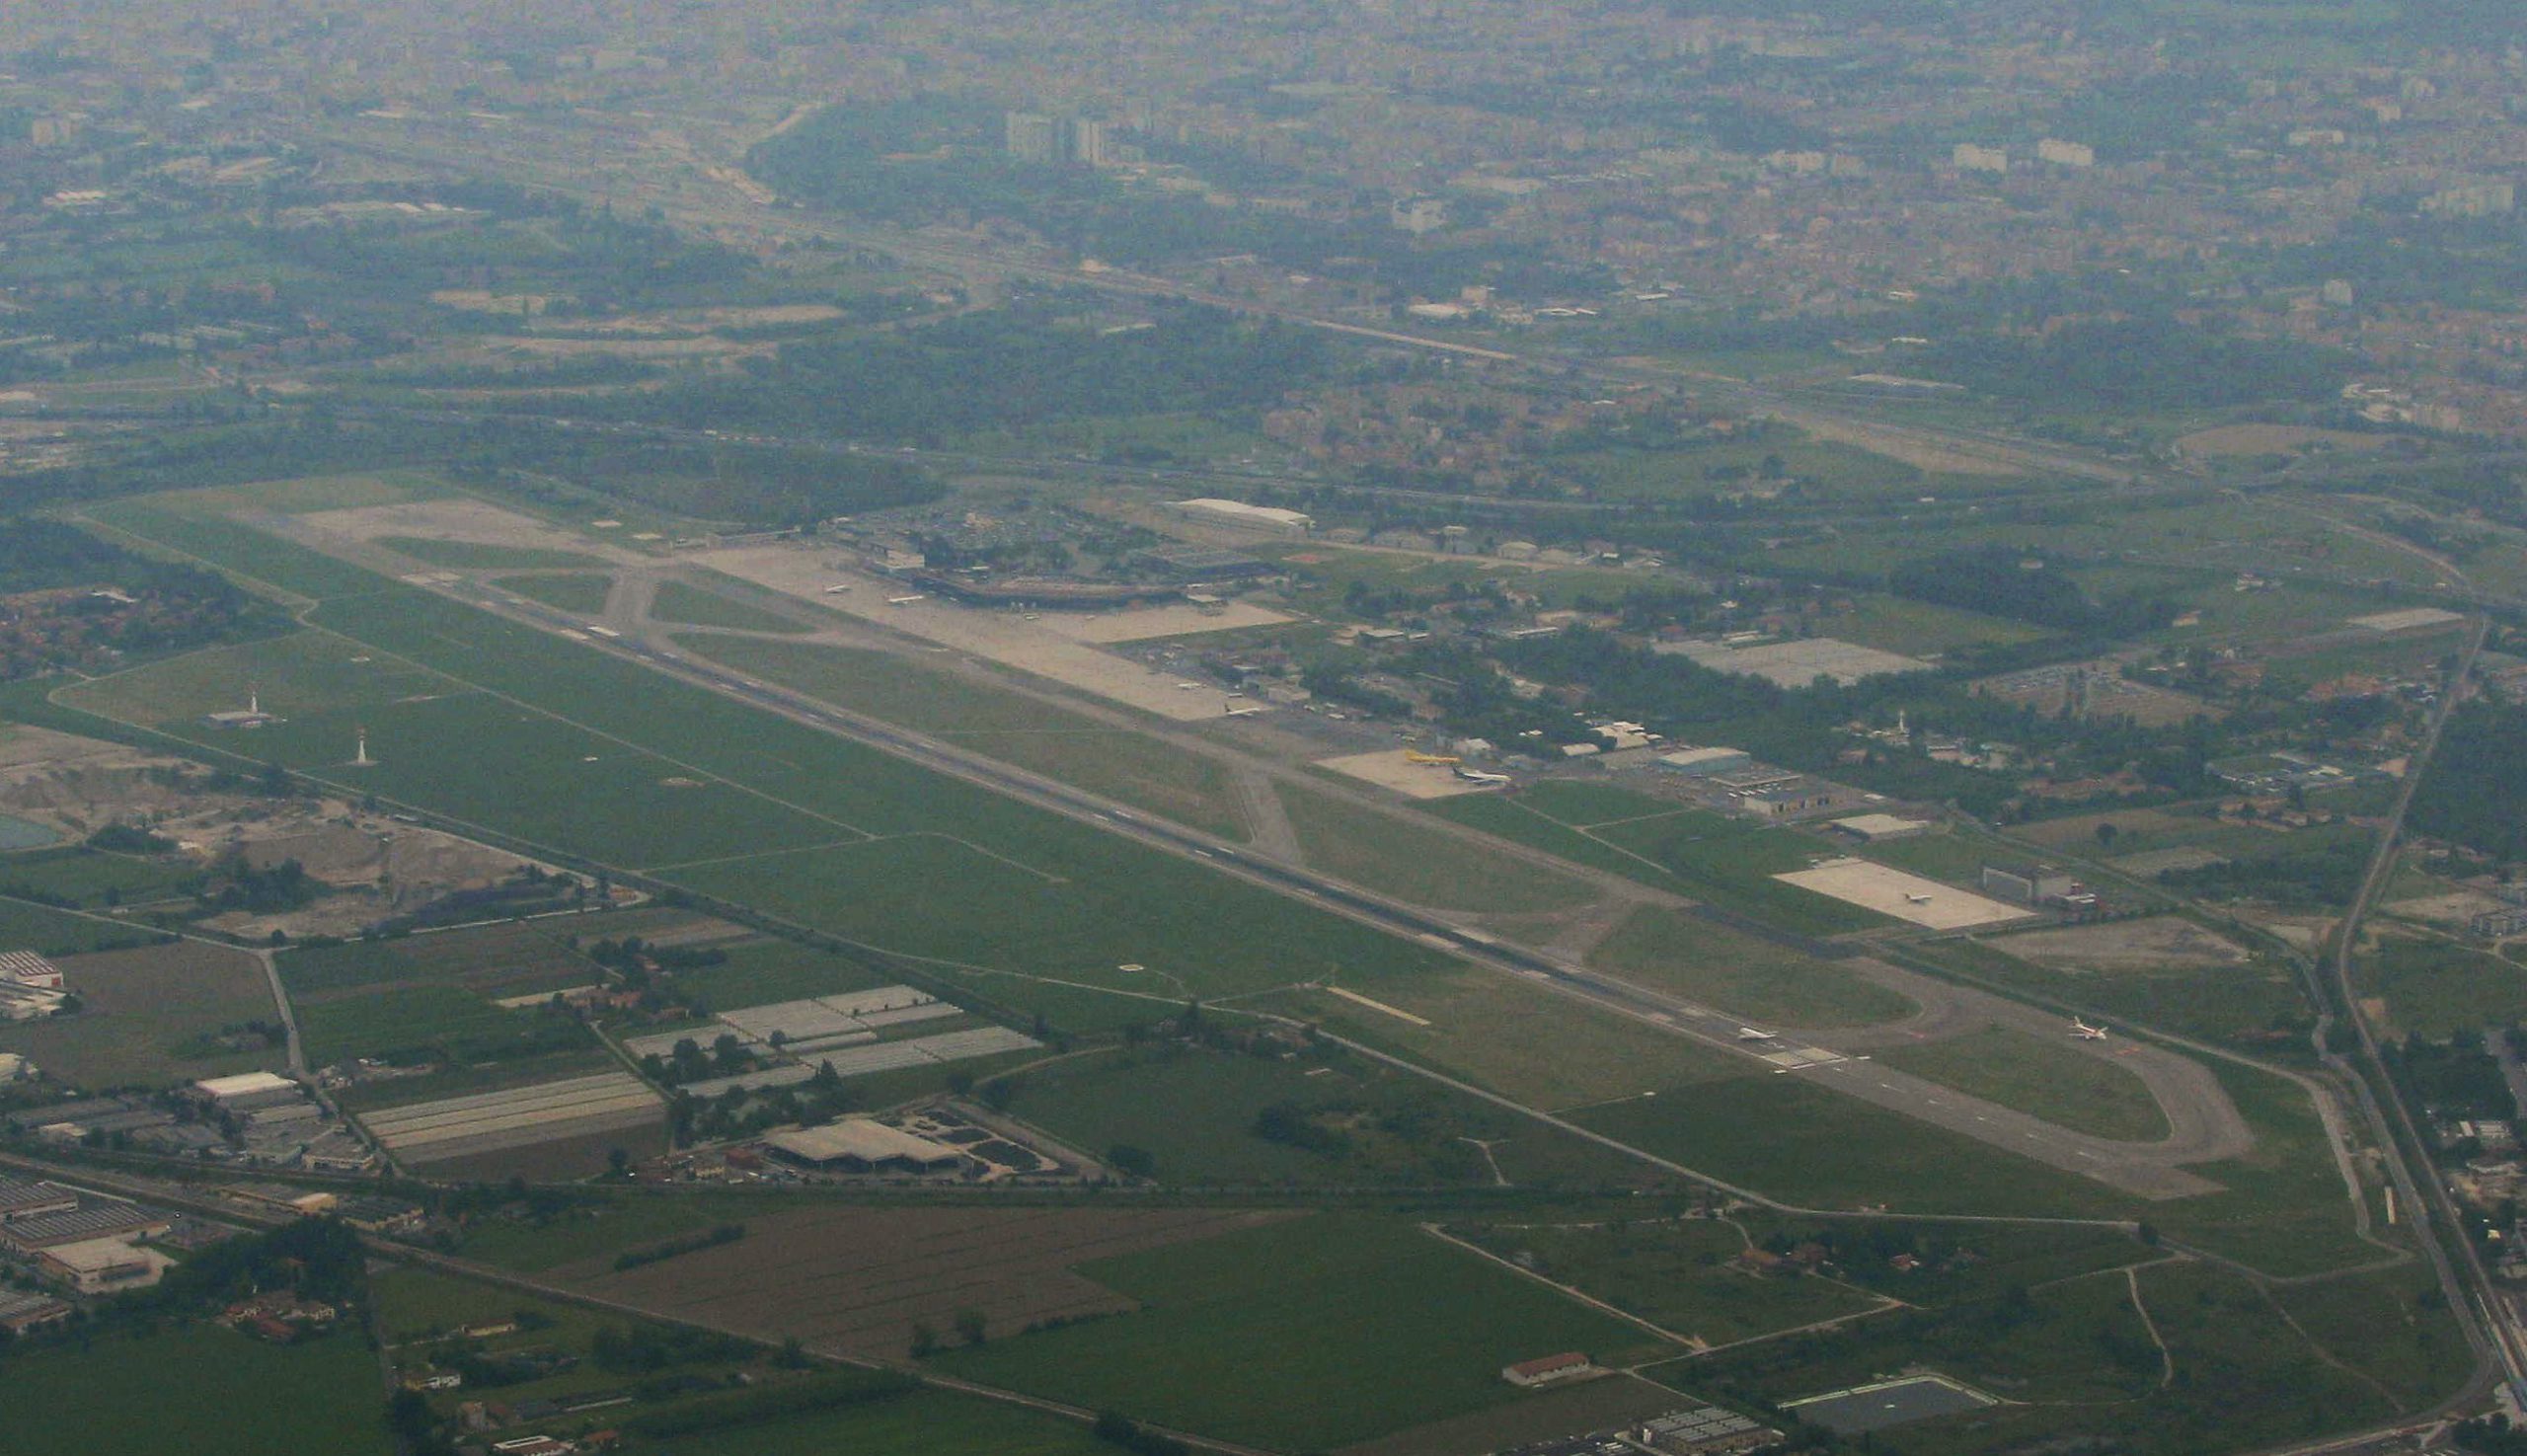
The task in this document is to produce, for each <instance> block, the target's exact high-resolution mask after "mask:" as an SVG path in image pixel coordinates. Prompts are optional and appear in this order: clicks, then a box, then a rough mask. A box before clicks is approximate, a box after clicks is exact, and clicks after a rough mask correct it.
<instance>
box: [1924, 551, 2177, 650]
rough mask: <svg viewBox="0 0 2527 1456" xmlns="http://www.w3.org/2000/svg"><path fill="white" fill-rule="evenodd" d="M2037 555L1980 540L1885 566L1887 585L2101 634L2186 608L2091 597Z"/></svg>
mask: <svg viewBox="0 0 2527 1456" xmlns="http://www.w3.org/2000/svg"><path fill="white" fill-rule="evenodd" d="M2029 560H2034V561H2037V562H2039V563H2041V562H2042V560H2043V559H2042V558H2041V557H2040V556H2037V557H2033V558H2030V557H2029V554H2028V553H2026V552H2024V551H2019V550H2016V549H2014V548H2011V547H2008V546H1997V545H1996V546H1976V547H1970V548H1967V549H1966V550H1963V551H1950V552H1942V553H1940V554H1938V555H1936V556H1929V557H1922V558H1919V559H1917V560H1914V561H1909V562H1906V563H1904V564H1903V565H1901V566H1898V567H1897V568H1895V569H1894V570H1893V571H1892V572H1890V573H1888V574H1887V577H1886V589H1887V590H1889V591H1892V592H1894V593H1895V594H1896V595H1898V596H1907V597H1911V598H1912V599H1914V600H1915V601H1926V602H1931V603H1934V604H1936V605H1939V606H1950V607H1961V608H1963V609H1965V610H1966V611H1970V612H1981V613H1984V614H1986V615H1988V616H1994V617H2001V618H2006V619H2008V620H2010V621H2014V622H2031V623H2033V624H2035V625H2036V626H2039V627H2051V628H2056V629H2059V630H2061V631H2065V632H2076V633H2085V634H2090V635H2094V636H2098V637H2106V638H2119V637H2130V636H2133V635H2136V634H2138V633H2143V632H2149V631H2152V630H2154V629H2156V628H2160V627H2164V626H2166V625H2167V624H2168V623H2169V622H2171V621H2174V620H2175V619H2176V616H2177V614H2178V612H2179V611H2181V610H2182V608H2181V607H2180V606H2179V605H2178V604H2177V603H2176V602H2174V601H2172V600H2169V599H2167V598H2165V597H2159V596H2153V595H2150V594H2147V593H2137V592H2136V593H2128V594H2125V595H2122V596H2117V597H2114V598H2111V599H2109V600H2106V601H2098V600H2094V599H2092V598H2091V597H2090V596H2089V595H2088V593H2086V592H2084V591H2082V590H2081V589H2080V585H2079V583H2078V582H2077V581H2074V580H2072V579H2071V577H2070V576H2068V575H2065V574H2064V573H2062V572H2060V571H2057V570H2054V569H2053V568H2052V567H2051V566H2050V565H2039V566H2036V567H2034V568H2029V566H2027V565H2026V563H2027V562H2029Z"/></svg>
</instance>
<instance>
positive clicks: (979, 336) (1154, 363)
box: [583, 301, 1331, 472]
mask: <svg viewBox="0 0 2527 1456" xmlns="http://www.w3.org/2000/svg"><path fill="white" fill-rule="evenodd" d="M1153 309H1154V311H1155V312H1156V313H1157V314H1158V319H1157V327H1155V328H1150V329H1136V330H1131V331H1128V332H1125V333H1120V334H1108V333H1102V332H1100V330H1099V329H1098V327H1096V325H1095V323H1094V322H1093V321H1089V320H1074V319H1071V318H1068V317H1065V311H1064V310H1063V308H1062V307H1060V306H1059V305H1058V304H1055V303H1052V302H1043V301H1039V302H1034V303H1023V304H1019V305H1013V306H1012V307H1010V308H1008V309H1003V310H998V311H995V312H994V313H991V314H989V315H980V314H977V315H968V316H966V317H963V318H957V319H949V320H945V321H942V322H940V323H937V324H933V325H931V326H929V327H927V328H923V329H918V330H910V331H905V332H900V333H894V334H886V335H879V336H874V337H862V338H851V339H835V340H811V341H805V342H802V343H799V344H794V345H788V346H786V347H784V348H782V349H781V350H780V351H779V353H777V354H776V355H774V356H772V357H770V358H761V359H750V360H748V361H747V362H746V369H745V373H744V374H743V375H742V376H739V377H731V378H726V379H720V378H714V379H705V380H698V381H695V382H693V383H690V384H685V385H680V386H678V387H675V388H673V389H670V390H668V391H665V392H664V393H662V394H659V395H657V396H654V397H650V398H644V399H641V400H638V401H633V402H628V403H626V404H624V405H623V406H622V408H626V409H637V410H639V411H640V412H641V413H642V415H643V416H644V418H647V419H651V420H656V421H664V422H669V423H674V424H679V425H685V426H689V427H693V428H704V427H712V428H718V427H724V426H733V427H737V428H764V429H785V430H793V431H797V432H801V433H805V434H824V435H849V436H858V437H862V438H874V439H884V440H892V441H897V442H900V443H905V444H915V445H930V444H940V443H946V442H950V441H952V440H953V439H954V438H955V437H956V436H957V435H959V434H961V433H965V432H970V431H976V430H985V429H997V428H1008V429H1020V428H1033V427H1038V426H1041V425H1045V424H1050V423H1058V422H1061V421H1075V420H1089V419H1115V418H1123V417H1131V416H1142V415H1165V414H1193V415H1201V416H1204V417H1207V418H1215V419H1217V418H1225V419H1228V420H1232V421H1233V420H1238V419H1245V418H1252V417H1254V416H1255V415H1256V414H1258V413H1259V412H1260V411H1262V410H1263V409H1265V408H1267V407H1269V406H1271V405H1273V404H1276V403H1277V402H1278V401H1279V400H1280V399H1281V397H1282V396H1283V395H1284V394H1286V393H1288V392H1289V391H1290V390H1292V389H1295V388H1297V387H1299V386H1301V385H1303V384H1307V383H1311V382H1314V381H1316V380H1318V379H1320V378H1322V377H1324V375H1325V374H1326V373H1327V371H1328V370H1329V368H1330V359H1331V350H1330V347H1329V345H1327V344H1326V342H1325V340H1324V337H1323V336H1322V335H1319V334H1315V333H1311V332H1309V331H1306V330H1302V329H1297V328H1292V327H1289V326H1286V325H1280V324H1268V323H1253V322H1249V321H1245V320H1241V319H1239V318H1237V317H1236V316H1235V315H1232V314H1229V313H1226V312H1224V311H1221V310H1217V309H1209V308H1201V307H1196V306H1187V305H1155V304H1154V305H1153ZM583 408H584V405H583ZM847 458H848V457H846V459H847ZM819 459H820V460H821V461H822V463H823V465H824V467H825V468H826V469H828V470H832V471H835V472H843V471H845V470H847V469H848V467H847V465H846V464H845V462H844V461H840V460H832V459H825V458H824V457H819Z"/></svg>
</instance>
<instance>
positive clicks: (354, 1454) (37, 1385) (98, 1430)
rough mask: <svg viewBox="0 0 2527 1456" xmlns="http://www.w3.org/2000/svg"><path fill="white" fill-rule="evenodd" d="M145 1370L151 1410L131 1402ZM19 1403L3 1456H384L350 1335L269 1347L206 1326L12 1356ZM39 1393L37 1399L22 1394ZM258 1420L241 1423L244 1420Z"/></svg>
mask: <svg viewBox="0 0 2527 1456" xmlns="http://www.w3.org/2000/svg"><path fill="white" fill-rule="evenodd" d="M141 1369H145V1370H146V1371H147V1372H148V1376H147V1379H146V1389H147V1399H145V1400H136V1399H134V1398H133V1393H134V1387H133V1372H134V1371H135V1370H141ZM9 1383H10V1385H11V1387H12V1389H13V1391H14V1392H16V1393H15V1394H13V1395H12V1397H11V1399H10V1401H9V1418H8V1419H6V1420H0V1453H5V1456H64V1453H67V1452H74V1451H97V1452H104V1451H183V1452H187V1453H189V1456H267V1453H268V1452H271V1451H273V1450H288V1451H304V1452H318V1451H322V1452H325V1453H327V1456H369V1453H374V1456H385V1453H387V1452H389V1451H391V1450H393V1449H394V1445H393V1442H391V1441H390V1440H389V1439H388V1437H387V1432H386V1422H385V1412H386V1404H385V1401H384V1399H383V1398H382V1397H381V1396H380V1395H379V1393H378V1381H377V1359H376V1356H375V1355H374V1354H372V1353H371V1352H370V1350H369V1348H368V1346H367V1345H366V1343H365V1342H363V1341H360V1340H359V1339H358V1338H357V1337H356V1336H355V1335H353V1334H350V1333H348V1332H345V1333H341V1334H336V1335H333V1336H330V1337H328V1338H325V1339H322V1340H317V1341H312V1342H310V1343H306V1344H298V1345H288V1346H282V1345H274V1344H268V1343H265V1342H264V1341H259V1340H254V1339H250V1338H249V1337H247V1336H244V1335H240V1334H237V1333H236V1332H234V1331H232V1330H226V1329H221V1328H219V1327H217V1326H213V1325H186V1326H183V1327H181V1328H177V1329H171V1330H162V1331H159V1332H157V1333H155V1334H152V1335H148V1336H145V1337H143V1336H130V1335H116V1336H109V1337H104V1338H100V1339H98V1340H96V1341H93V1342H83V1343H80V1344H76V1345H64V1346H61V1347H58V1348H54V1349H45V1350H38V1351H35V1352H33V1353H28V1354H21V1355H15V1356H12V1357H11V1359H10V1361H9ZM28 1391H40V1392H42V1395H41V1397H40V1398H39V1399H32V1398H30V1397H29V1396H28V1395H27V1394H26V1392H28ZM246 1411H251V1412H254V1413H256V1415H255V1418H253V1419H250V1420H249V1419H240V1418H238V1415H239V1413H240V1412H246Z"/></svg>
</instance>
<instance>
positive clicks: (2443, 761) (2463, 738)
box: [2412, 701, 2527, 860]
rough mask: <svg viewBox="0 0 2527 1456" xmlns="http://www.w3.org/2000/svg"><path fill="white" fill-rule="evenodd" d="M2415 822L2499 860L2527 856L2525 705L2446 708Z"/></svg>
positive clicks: (2481, 704)
mask: <svg viewBox="0 0 2527 1456" xmlns="http://www.w3.org/2000/svg"><path fill="white" fill-rule="evenodd" d="M2412 824H2413V827H2414V828H2416V829H2418V830H2420V831H2421V832H2422V833H2424V834H2430V835H2435V836H2437V837H2439V838H2441V839H2450V840H2454V841H2456V842H2457V843H2459V844H2463V845H2467V846H2470V847H2472V848H2475V849H2479V850H2482V851H2483V852H2484V853H2486V854H2488V855H2492V856H2496V857H2497V858H2500V859H2503V860H2527V709H2520V708H2512V707H2507V706H2505V705H2502V704H2497V703H2492V702H2488V701H2478V702H2474V703H2468V704H2466V705H2465V706H2463V707H2461V708H2459V709H2457V710H2456V711H2455V712H2454V713H2453V714H2451V715H2450V716H2449V719H2448V726H2447V728H2446V729H2445V730H2444V731H2443V732H2442V734H2441V736H2440V739H2439V752H2438V755H2437V757H2436V759H2435V761H2434V762H2433V763H2432V764H2431V766H2430V774H2429V777H2427V778H2425V779H2424V780H2422V784H2421V788H2420V789H2419V790H2418V791H2416V792H2415V794H2414V795H2413V801H2412Z"/></svg>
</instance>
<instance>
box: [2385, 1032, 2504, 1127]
mask: <svg viewBox="0 0 2527 1456" xmlns="http://www.w3.org/2000/svg"><path fill="white" fill-rule="evenodd" d="M2380 1052H2381V1055H2382V1056H2383V1058H2384V1059H2385V1061H2386V1063H2387V1070H2388V1072H2389V1074H2390V1075H2392V1076H2394V1077H2395V1079H2396V1081H2397V1084H2398V1085H2399V1086H2400V1087H2401V1088H2402V1089H2403V1090H2404V1092H2405V1094H2406V1096H2407V1097H2408V1098H2410V1099H2411V1100H2412V1101H2414V1102H2417V1103H2419V1104H2421V1105H2422V1106H2423V1107H2426V1108H2428V1109H2430V1111H2433V1112H2434V1113H2436V1114H2438V1115H2439V1116H2442V1117H2447V1118H2454V1119H2474V1118H2490V1119H2495V1120H2498V1121H2502V1122H2506V1121H2508V1120H2510V1119H2511V1118H2512V1117H2514V1116H2515V1115H2516V1114H2517V1107H2516V1104H2514V1103H2513V1102H2512V1101H2511V1100H2510V1096H2509V1082H2508V1080H2507V1079H2506V1078H2505V1077H2504V1076H2502V1074H2501V1070H2500V1060H2499V1058H2498V1057H2496V1056H2494V1055H2493V1054H2492V1053H2491V1051H2490V1050H2489V1048H2487V1047H2486V1046H2485V1045H2484V1038H2483V1035H2482V1034H2481V1033H2479V1032H2473V1031H2460V1032H2457V1033H2455V1034H2453V1035H2450V1036H2449V1038H2448V1039H2447V1040H2446V1041H2425V1040H2423V1039H2422V1038H2420V1037H2418V1036H2408V1037H2406V1038H2405V1039H2404V1040H2403V1041H2401V1042H2390V1043H2388V1044H2387V1045H2385V1046H2383V1047H2381V1048H2380Z"/></svg>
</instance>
